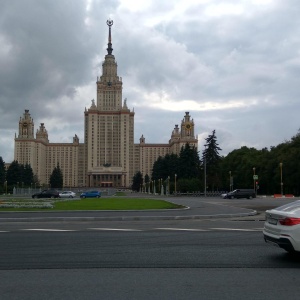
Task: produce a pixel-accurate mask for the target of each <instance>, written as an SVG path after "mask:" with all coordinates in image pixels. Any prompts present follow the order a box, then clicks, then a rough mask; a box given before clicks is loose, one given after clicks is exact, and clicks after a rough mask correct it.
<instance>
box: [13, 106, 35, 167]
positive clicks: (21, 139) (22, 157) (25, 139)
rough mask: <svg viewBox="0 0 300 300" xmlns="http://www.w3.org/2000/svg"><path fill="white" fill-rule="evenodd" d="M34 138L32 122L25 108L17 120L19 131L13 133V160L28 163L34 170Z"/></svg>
mask: <svg viewBox="0 0 300 300" xmlns="http://www.w3.org/2000/svg"><path fill="white" fill-rule="evenodd" d="M35 150H36V149H35V139H34V122H33V119H32V118H31V116H30V113H29V110H28V109H25V112H24V113H23V117H20V120H19V132H18V134H15V151H14V160H17V161H18V162H19V163H20V164H24V165H25V164H27V163H28V164H30V165H31V167H32V168H33V171H36V170H35V169H36V151H35Z"/></svg>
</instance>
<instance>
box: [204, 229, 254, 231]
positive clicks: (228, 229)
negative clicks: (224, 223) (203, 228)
mask: <svg viewBox="0 0 300 300" xmlns="http://www.w3.org/2000/svg"><path fill="white" fill-rule="evenodd" d="M210 229H211V230H223V231H226V230H228V231H257V229H241V228H210Z"/></svg>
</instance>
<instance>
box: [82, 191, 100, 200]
mask: <svg viewBox="0 0 300 300" xmlns="http://www.w3.org/2000/svg"><path fill="white" fill-rule="evenodd" d="M100 197H101V192H99V191H86V192H83V193H81V195H80V198H100Z"/></svg>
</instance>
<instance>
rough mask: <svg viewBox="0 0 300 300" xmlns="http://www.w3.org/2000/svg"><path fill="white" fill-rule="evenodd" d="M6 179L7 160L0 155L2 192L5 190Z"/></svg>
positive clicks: (0, 184) (0, 190)
mask: <svg viewBox="0 0 300 300" xmlns="http://www.w3.org/2000/svg"><path fill="white" fill-rule="evenodd" d="M5 180H6V170H5V162H4V161H3V159H2V156H0V192H3V191H4V185H5Z"/></svg>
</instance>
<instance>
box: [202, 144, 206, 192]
mask: <svg viewBox="0 0 300 300" xmlns="http://www.w3.org/2000/svg"><path fill="white" fill-rule="evenodd" d="M203 160H204V197H206V145H205V150H204V153H203Z"/></svg>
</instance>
